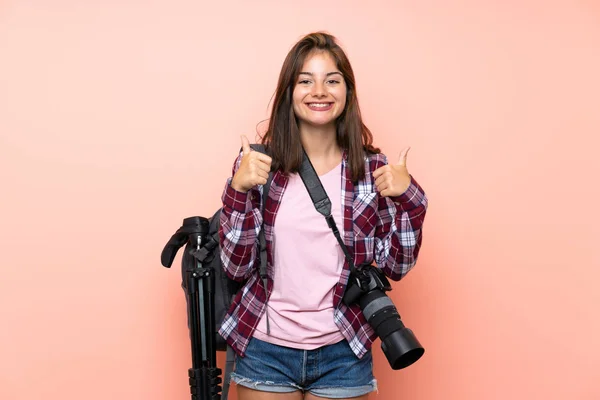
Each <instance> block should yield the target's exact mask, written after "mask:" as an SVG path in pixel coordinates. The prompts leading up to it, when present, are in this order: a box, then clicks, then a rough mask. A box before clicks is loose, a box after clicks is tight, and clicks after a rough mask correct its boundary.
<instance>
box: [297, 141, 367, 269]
mask: <svg viewBox="0 0 600 400" xmlns="http://www.w3.org/2000/svg"><path fill="white" fill-rule="evenodd" d="M302 153H303V158H302V165H301V166H300V171H299V174H300V178H302V182H304V186H306V189H307V190H308V194H309V195H310V198H311V199H312V201H313V203H314V205H315V208H316V209H317V211H318V212H319V213H320V214H321V215H323V216H324V217H325V220H326V221H327V225H328V226H329V227H330V228H331V230H332V231H333V234H334V235H335V238H336V239H337V241H338V243H339V244H340V247H341V248H342V251H343V252H344V256H345V257H346V260H348V263H349V264H350V272H351V273H355V271H356V268H355V266H354V258H352V256H351V255H350V252H349V251H348V248H347V247H346V245H345V244H344V241H343V240H342V237H341V236H340V231H339V230H338V228H337V225H336V224H335V220H334V219H333V215H331V200H329V196H327V192H326V191H325V188H324V187H323V184H322V183H321V180H320V179H319V176H318V175H317V171H315V168H314V167H313V165H312V163H311V162H310V159H309V158H308V156H307V155H306V152H305V151H304V150H302Z"/></svg>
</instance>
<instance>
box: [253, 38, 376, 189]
mask: <svg viewBox="0 0 600 400" xmlns="http://www.w3.org/2000/svg"><path fill="white" fill-rule="evenodd" d="M315 51H326V52H328V53H329V54H330V55H331V56H332V57H333V59H334V61H335V63H336V66H337V68H338V69H339V71H340V72H341V73H342V75H343V76H344V81H345V82H346V88H347V94H346V107H345V109H344V111H343V112H342V113H341V114H340V116H339V117H338V118H337V120H336V132H337V133H336V139H337V144H338V146H339V147H340V148H341V149H343V150H345V151H346V152H347V155H348V163H349V167H350V174H351V177H352V180H353V181H354V182H356V181H358V180H360V179H362V178H364V175H365V161H364V155H365V152H368V153H374V154H376V153H379V152H380V150H379V149H378V148H376V147H374V146H373V135H372V134H371V131H370V130H369V128H367V127H366V125H365V124H364V123H363V121H362V118H361V113H360V108H359V105H358V97H357V95H356V81H355V79H354V72H353V70H352V66H351V65H350V61H349V60H348V57H347V56H346V54H345V53H344V51H343V50H342V48H341V47H340V46H339V45H338V43H337V39H336V38H335V37H334V36H332V35H330V34H328V33H325V32H315V33H310V34H308V35H306V36H304V37H303V38H302V39H301V40H300V41H299V42H298V43H296V44H295V45H294V47H292V49H291V50H290V51H289V53H288V54H287V56H286V58H285V60H284V62H283V66H282V67H281V72H280V74H279V81H278V83H277V89H276V91H275V96H274V100H273V108H272V110H271V117H270V119H269V127H268V129H267V131H266V132H265V134H264V136H263V137H262V143H263V144H264V145H266V146H268V148H269V152H270V154H271V157H272V159H273V162H272V165H271V166H272V168H273V169H274V170H282V171H283V172H284V173H286V174H288V173H290V172H292V173H294V172H298V170H299V168H300V165H301V164H302V143H301V142H300V131H299V128H298V120H297V118H296V115H295V113H294V106H293V99H292V95H293V92H294V86H295V84H296V80H297V79H298V76H299V74H300V72H301V68H302V66H303V65H304V62H305V60H306V58H307V57H308V56H309V55H311V54H312V53H313V52H315Z"/></svg>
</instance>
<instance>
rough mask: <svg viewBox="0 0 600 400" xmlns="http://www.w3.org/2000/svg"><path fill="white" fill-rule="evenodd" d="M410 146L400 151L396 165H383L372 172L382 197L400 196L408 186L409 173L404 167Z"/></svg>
mask: <svg viewBox="0 0 600 400" xmlns="http://www.w3.org/2000/svg"><path fill="white" fill-rule="evenodd" d="M409 150H410V147H407V148H405V149H404V150H402V151H401V152H400V160H399V161H398V164H396V165H389V164H388V165H384V166H383V167H380V168H377V169H376V170H375V172H373V178H374V179H375V186H376V187H377V191H378V192H379V194H380V195H381V196H383V197H394V196H400V195H401V194H402V193H404V192H405V191H406V189H408V187H409V186H410V175H409V173H408V169H407V168H406V157H407V156H408V151H409Z"/></svg>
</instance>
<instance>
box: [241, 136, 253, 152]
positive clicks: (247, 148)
mask: <svg viewBox="0 0 600 400" xmlns="http://www.w3.org/2000/svg"><path fill="white" fill-rule="evenodd" d="M241 138H242V151H243V152H244V155H247V154H250V152H251V151H252V149H251V148H250V142H248V138H247V137H246V135H242V136H241Z"/></svg>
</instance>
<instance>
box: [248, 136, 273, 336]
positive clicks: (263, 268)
mask: <svg viewBox="0 0 600 400" xmlns="http://www.w3.org/2000/svg"><path fill="white" fill-rule="evenodd" d="M250 147H251V148H252V149H254V150H255V151H258V152H261V153H263V154H267V150H266V148H265V146H264V145H262V144H251V145H250ZM272 181H273V172H269V178H268V179H267V183H266V184H264V185H263V192H262V209H261V212H262V214H263V221H264V212H265V206H266V204H267V198H269V189H270V188H271V182H272ZM258 241H259V249H260V266H259V269H258V271H259V274H260V278H261V280H262V283H263V287H264V289H265V296H266V294H267V241H266V239H265V230H264V223H263V227H261V230H260V233H259V235H258ZM266 318H267V335H269V334H270V333H271V327H270V325H269V309H268V308H267V315H266Z"/></svg>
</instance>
